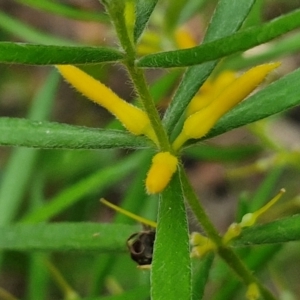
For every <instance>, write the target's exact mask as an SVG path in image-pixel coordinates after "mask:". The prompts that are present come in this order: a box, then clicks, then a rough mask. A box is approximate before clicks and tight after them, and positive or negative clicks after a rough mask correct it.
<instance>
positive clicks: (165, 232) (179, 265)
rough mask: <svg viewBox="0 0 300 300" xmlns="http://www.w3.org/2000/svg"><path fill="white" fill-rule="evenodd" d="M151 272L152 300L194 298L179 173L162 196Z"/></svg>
mask: <svg viewBox="0 0 300 300" xmlns="http://www.w3.org/2000/svg"><path fill="white" fill-rule="evenodd" d="M151 271H152V272H151V282H152V290H151V297H152V298H151V299H153V300H160V299H161V300H165V299H168V300H177V299H186V300H188V299H191V261H190V253H189V235H188V227H187V220H186V212H185V205H184V199H183V196H182V191H181V184H180V179H179V174H178V172H177V173H176V174H175V175H174V176H173V179H172V181H171V183H170V184H169V186H168V187H167V188H166V189H165V190H164V192H163V193H162V194H161V195H160V200H159V212H158V227H157V230H156V239H155V246H154V255H153V262H152V268H151Z"/></svg>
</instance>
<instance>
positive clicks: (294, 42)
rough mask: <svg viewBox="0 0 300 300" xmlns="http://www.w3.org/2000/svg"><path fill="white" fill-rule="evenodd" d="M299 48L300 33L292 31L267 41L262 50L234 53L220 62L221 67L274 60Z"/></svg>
mask: <svg viewBox="0 0 300 300" xmlns="http://www.w3.org/2000/svg"><path fill="white" fill-rule="evenodd" d="M299 50H300V34H299V33H293V34H291V35H286V36H283V37H281V38H279V39H276V40H275V41H273V42H270V43H268V44H267V45H266V46H265V47H264V49H262V51H259V52H258V53H255V54H253V55H251V56H244V55H238V56H237V55H235V56H234V57H232V58H229V59H227V60H226V61H225V62H224V64H222V66H221V67H222V69H224V70H226V69H230V70H235V69H236V70H240V69H243V68H247V67H252V66H254V65H258V64H262V63H265V62H266V61H271V60H274V59H276V58H278V57H282V56H287V55H289V54H293V53H298V52H299Z"/></svg>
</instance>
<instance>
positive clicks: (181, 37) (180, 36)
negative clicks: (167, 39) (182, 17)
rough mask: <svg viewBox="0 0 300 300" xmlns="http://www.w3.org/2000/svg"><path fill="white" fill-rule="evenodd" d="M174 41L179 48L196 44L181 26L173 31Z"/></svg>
mask: <svg viewBox="0 0 300 300" xmlns="http://www.w3.org/2000/svg"><path fill="white" fill-rule="evenodd" d="M175 41H176V44H177V46H178V48H179V49H187V48H192V47H196V46H197V43H196V41H195V39H194V38H193V37H192V36H191V34H190V32H189V31H188V30H187V29H186V28H185V27H183V26H182V27H180V28H178V29H177V30H176V31H175Z"/></svg>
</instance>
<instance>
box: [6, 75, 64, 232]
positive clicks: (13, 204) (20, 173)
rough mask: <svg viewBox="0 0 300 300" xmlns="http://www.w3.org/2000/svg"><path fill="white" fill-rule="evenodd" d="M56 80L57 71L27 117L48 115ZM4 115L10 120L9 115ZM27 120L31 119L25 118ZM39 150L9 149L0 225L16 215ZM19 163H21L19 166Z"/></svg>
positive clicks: (47, 81)
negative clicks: (11, 150)
mask: <svg viewBox="0 0 300 300" xmlns="http://www.w3.org/2000/svg"><path fill="white" fill-rule="evenodd" d="M58 82H59V76H58V74H57V72H54V71H53V72H51V73H50V75H49V77H48V78H47V80H46V81H45V84H44V86H43V87H42V88H41V89H40V90H39V91H38V93H37V94H36V96H35V97H34V100H33V102H32V107H31V109H30V111H29V114H28V117H29V118H30V119H35V120H45V119H47V118H48V115H49V112H51V106H52V104H53V100H54V96H55V93H56V89H57V85H58ZM3 119H6V120H9V119H8V118H3ZM0 120H1V118H0ZM28 122H31V121H30V120H28ZM0 127H1V126H0ZM0 132H1V135H0V139H1V138H2V137H5V136H6V134H7V132H6V131H5V129H4V128H1V129H0ZM11 134H12V133H11ZM38 154H39V152H38V151H37V150H35V149H14V151H13V152H12V156H11V157H10V159H9V161H8V164H7V166H6V169H5V170H4V172H3V175H2V177H1V184H0V226H1V225H6V224H8V223H10V222H11V221H12V220H13V219H14V217H15V216H16V214H17V212H18V209H19V206H20V205H21V201H22V198H23V195H24V194H25V193H26V190H27V188H28V183H29V179H30V177H31V175H32V172H33V169H34V166H35V163H36V160H37V157H38ZM20 166H22V167H21V168H20ZM16 183H17V188H16Z"/></svg>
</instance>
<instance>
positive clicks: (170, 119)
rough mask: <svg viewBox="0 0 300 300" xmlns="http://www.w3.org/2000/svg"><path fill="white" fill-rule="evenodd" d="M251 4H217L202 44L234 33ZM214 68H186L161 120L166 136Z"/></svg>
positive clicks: (248, 0)
mask: <svg viewBox="0 0 300 300" xmlns="http://www.w3.org/2000/svg"><path fill="white" fill-rule="evenodd" d="M253 3H254V0H235V1H232V0H220V1H219V2H218V6H217V8H216V10H215V13H214V15H213V18H212V20H211V22H210V25H209V27H208V29H207V33H206V35H205V38H204V43H208V42H211V41H214V40H216V39H219V38H222V37H225V36H228V35H230V34H232V33H234V32H236V31H237V30H238V29H239V28H240V26H241V24H242V23H243V21H244V19H245V18H246V17H247V14H248V12H249V11H250V9H251V7H252V5H253ZM216 64H217V62H207V63H205V64H203V65H201V66H194V67H190V68H188V70H187V71H186V73H185V74H184V77H183V79H182V81H181V83H180V85H179V87H178V89H177V91H176V93H175V95H174V97H173V99H172V102H171V104H170V106H169V107H168V109H167V111H166V113H165V116H164V119H163V122H164V125H165V128H166V129H167V131H168V132H170V131H172V130H173V129H174V128H175V125H176V123H177V122H178V120H179V119H180V116H181V115H182V113H183V112H184V110H185V108H186V107H187V105H188V104H189V102H190V101H191V99H192V98H193V97H194V96H195V94H196V93H197V92H198V90H199V88H200V87H201V85H202V84H203V82H204V81H205V80H206V79H207V77H208V76H209V75H210V73H211V72H212V70H213V69H214V67H215V66H216Z"/></svg>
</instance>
